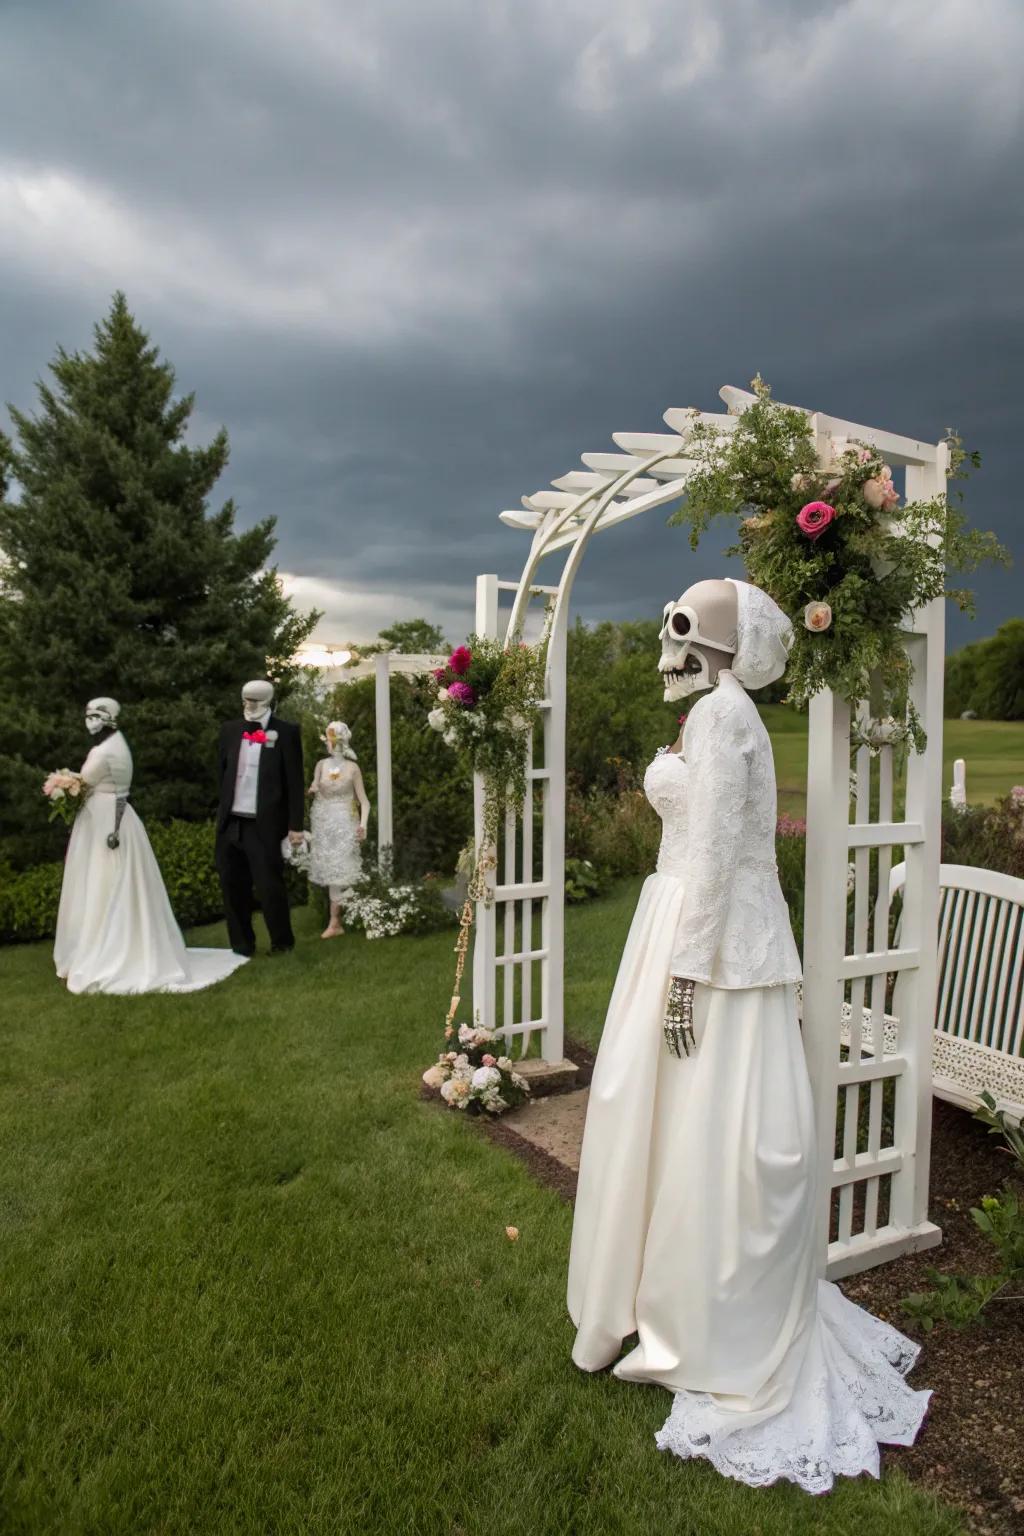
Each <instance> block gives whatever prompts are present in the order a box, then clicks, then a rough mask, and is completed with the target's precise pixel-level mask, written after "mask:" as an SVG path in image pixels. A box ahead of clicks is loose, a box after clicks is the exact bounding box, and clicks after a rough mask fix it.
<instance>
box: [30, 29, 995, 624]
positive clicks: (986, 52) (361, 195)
mask: <svg viewBox="0 0 1024 1536" xmlns="http://www.w3.org/2000/svg"><path fill="white" fill-rule="evenodd" d="M4 31H5V36H4V45H5V46H4V49H3V57H2V60H0V101H2V103H3V105H2V108H0V112H2V115H3V135H2V139H0V277H2V290H0V306H2V307H0V314H2V319H3V337H4V343H5V344H4V349H3V363H2V382H3V385H4V393H5V394H6V396H7V397H8V398H13V399H15V400H17V401H18V403H20V404H25V403H27V402H28V400H29V398H30V393H31V382H32V379H33V378H34V377H35V376H37V375H38V374H39V372H40V371H41V370H42V368H43V366H44V364H45V362H46V360H47V359H48V358H49V356H50V355H51V354H52V351H53V348H54V345H55V344H56V343H57V342H62V343H64V344H65V345H71V346H74V345H81V344H83V343H85V342H87V340H88V326H89V324H90V322H91V321H92V320H93V319H94V318H95V317H96V316H97V315H98V314H99V313H100V312H101V311H102V309H103V307H104V306H105V303H106V301H107V299H108V297H109V294H110V291H111V290H112V289H113V288H115V287H123V288H125V289H126V291H127V292H128V295H129V299H130V301H131V303H132V305H133V307H134V309H135V310H136V312H137V314H138V315H139V318H140V319H141V320H142V321H143V323H144V324H145V325H146V326H147V327H148V328H149V329H150V330H151V332H152V334H153V336H154V339H156V340H157V341H158V342H159V343H160V345H161V346H162V348H163V350H164V351H165V353H166V354H167V355H168V356H169V357H170V358H171V359H172V360H173V361H174V362H175V364H176V366H177V368H178V374H179V378H180V381H181V383H182V386H183V387H186V388H190V389H195V390H196V392H197V395H198V406H199V418H198V421H197V431H198V432H199V433H200V434H201V435H208V434H209V432H210V431H212V430H213V429H214V427H215V426H216V425H218V424H219V423H220V422H224V423H225V424H226V425H227V426H228V428H229V430H230V432H231V437H232V445H233V458H232V466H231V470H230V472H229V476H228V477H227V478H228V482H229V484H228V489H230V491H231V492H232V493H233V494H235V495H236V497H237V498H238V502H239V506H240V509H241V515H242V516H243V518H244V519H246V520H251V519H254V518H256V517H258V516H263V515H266V514H267V513H268V512H274V513H276V514H277V515H278V517H279V521H280V535H281V538H280V545H279V551H278V554H279V558H280V564H281V567H282V569H283V570H286V571H287V572H289V573H292V574H293V575H295V576H297V577H299V578H303V580H302V582H301V583H300V586H299V588H298V590H299V592H300V595H302V596H303V597H308V598H309V599H310V600H313V599H315V598H317V599H318V598H320V597H321V596H322V595H325V596H326V600H327V602H328V604H329V608H330V618H329V620H328V621H327V622H325V625H324V632H325V633H326V634H329V635H331V636H335V637H338V638H341V637H344V636H352V635H360V634H365V633H370V632H372V631H373V630H374V629H376V627H377V626H378V623H379V622H383V620H384V618H385V617H386V615H387V614H389V613H390V612H392V611H394V612H399V613H402V614H404V615H409V614H412V613H416V612H428V613H430V615H431V616H432V617H447V618H448V619H449V624H448V627H449V629H450V631H451V632H453V633H454V632H457V631H458V630H459V629H460V628H461V627H462V626H463V625H464V624H465V623H466V621H467V619H468V616H469V598H470V591H471V585H472V579H473V577H474V575H475V573H476V572H477V571H478V570H488V569H496V570H498V571H500V572H501V573H502V574H504V575H509V576H511V575H514V574H516V570H517V566H518V564H519V563H521V559H522V555H523V554H524V553H525V540H524V538H523V536H519V535H516V534H515V533H513V532H512V531H510V530H507V529H504V528H503V527H501V525H499V524H498V522H497V519H496V514H497V512H498V511H499V510H500V509H501V508H502V507H506V506H516V505H518V502H519V497H520V496H521V495H522V494H523V492H529V491H532V490H535V489H538V488H540V487H542V486H543V485H545V484H546V483H547V482H548V481H549V480H550V479H551V478H552V477H553V476H556V475H559V474H561V473H564V472H565V471H566V470H567V469H569V468H571V467H573V466H574V465H575V464H576V463H577V461H578V455H579V453H580V452H582V451H583V450H585V449H607V448H610V447H611V446H612V445H611V443H610V434H611V433H612V432H613V431H614V430H617V429H632V430H655V431H656V430H658V427H659V425H660V416H661V412H662V411H663V410H664V409H665V408H666V407H667V406H670V405H689V404H698V405H701V406H703V407H705V408H714V407H715V406H716V404H717V401H716V398H715V391H716V390H717V388H718V386H719V385H720V384H722V383H726V382H731V383H739V384H743V383H745V382H746V381H747V380H748V379H749V378H750V376H751V374H752V373H753V372H754V371H755V369H760V371H761V372H762V373H763V374H764V375H765V376H766V377H767V378H769V379H770V380H771V382H772V384H773V386H774V388H775V391H776V393H777V395H778V396H779V397H781V398H783V399H787V400H793V401H798V402H799V403H802V404H807V405H813V406H817V407H820V408H821V409H823V410H825V411H827V412H829V413H830V414H833V415H838V416H847V417H849V418H850V419H852V420H854V421H861V422H865V423H869V424H872V425H877V426H885V427H889V428H891V429H892V430H895V431H902V432H906V433H908V434H910V435H915V436H921V437H924V438H932V439H934V438H936V437H938V436H939V435H940V434H941V432H942V431H943V429H944V428H945V427H946V426H947V425H950V424H955V425H956V426H958V427H959V428H960V429H961V431H962V432H963V433H964V436H965V439H966V440H967V442H968V443H969V444H970V445H971V446H977V447H979V448H980V449H981V450H982V453H983V456H984V459H985V469H984V472H983V474H982V476H981V477H980V478H979V480H978V482H977V487H976V490H975V491H974V493H973V497H972V505H973V506H974V508H975V511H976V515H977V516H978V517H979V519H980V520H981V521H983V522H985V523H987V524H988V525H990V526H994V527H996V528H997V529H998V530H999V532H1000V533H1001V535H1002V537H1003V538H1004V539H1006V540H1007V542H1010V543H1011V544H1014V545H1015V546H1016V548H1017V549H1018V550H1019V549H1020V547H1021V539H1020V535H1019V531H1018V529H1019V522H1018V518H1019V514H1018V512H1017V506H1016V499H1017V498H1016V478H1017V477H1016V475H1015V473H1014V471H1013V469H1012V467H1011V466H1012V464H1013V458H1012V455H1013V454H1014V452H1015V450H1016V444H1017V439H1018V437H1019V431H1018V427H1017V405H1016V398H1015V397H1016V390H1015V385H1016V382H1017V380H1018V379H1019V377H1020V375H1021V365H1022V363H1024V357H1022V352H1024V347H1022V344H1021V297H1020V293H1021V289H1020V280H1019V273H1020V270H1021V268H1022V254H1024V251H1022V246H1024V240H1022V217H1021V207H1022V204H1021V198H1020V192H1021V186H1020V169H1019V167H1020V164H1021V147H1022V146H1021V138H1022V133H1021V120H1020V106H1019V92H1018V88H1017V82H1018V79H1019V73H1020V65H1021V59H1022V53H1024V48H1022V36H1024V27H1022V21H1021V12H1020V8H1019V6H1018V5H1017V4H1016V0H988V3H982V4H979V3H977V0H936V3H927V4H926V3H923V0H921V3H918V0H905V3H903V4H901V5H900V6H896V7H894V6H892V5H891V4H890V5H884V4H882V3H880V0H851V3H847V4H843V5H814V4H784V3H777V0H772V3H770V4H769V3H767V0H762V3H754V0H747V3H738V0H731V3H721V0H719V3H712V0H707V3H703V0H702V3H692V4H687V5H680V4H679V3H678V0H618V3H612V0H596V3H595V0H553V3H549V4H548V5H544V4H541V3H539V0H506V3H493V0H492V3H476V4H474V3H470V0H448V3H435V4H423V5H417V4H414V3H413V0H404V3H401V4H399V3H397V0H388V3H386V0H374V3H372V4H370V3H366V4H359V3H353V0H346V3H345V4H344V5H342V4H329V3H327V0H322V3H320V0H295V3H291V4H288V5H284V4H278V5H276V6H275V5H263V4H256V3H254V0H247V3H243V0H203V3H200V0H178V3H177V4H176V5H175V6H173V7H170V6H164V5H160V4H157V3H155V0H152V3H136V4H133V5H127V4H124V3H116V4H115V3H112V0H108V3H105V4H104V3H94V4H92V5H90V6H88V7H83V6H78V5H72V4H66V5H61V4H54V3H50V4H35V5H31V6H29V5H27V4H26V5H20V6H19V5H14V6H9V7H8V8H7V10H6V13H5V22H4ZM663 524H664V514H662V513H658V512H655V513H652V514H649V516H648V517H647V518H646V519H644V520H643V521H642V522H640V523H636V524H634V525H632V526H631V527H629V528H628V529H624V530H619V531H618V532H616V533H610V534H608V535H606V536H603V540H598V541H597V542H596V543H595V546H594V549H593V551H592V552H591V554H590V555H589V556H588V562H587V565H586V567H585V570H584V575H583V577H582V578H581V582H580V586H579V593H578V595H579V605H580V608H581V610H582V611H583V612H585V613H586V614H588V615H591V616H597V615H599V614H602V613H605V614H610V615H614V616H617V617H626V616H631V615H635V614H639V613H644V612H654V611H657V610H658V609H660V606H661V604H662V602H663V601H664V599H665V597H666V596H667V595H670V593H671V591H672V590H679V589H680V588H681V586H682V585H683V584H685V582H686V581H687V580H689V579H692V578H693V577H694V576H696V575H701V574H707V573H709V572H710V571H711V570H713V569H714V567H715V561H716V551H717V547H720V544H721V542H724V540H721V541H719V545H718V546H716V545H715V544H714V543H710V542H709V544H708V547H707V548H706V549H703V548H702V550H701V551H700V553H699V555H698V556H696V557H694V556H691V555H690V553H689V550H688V547H687V545H686V542H685V538H684V536H683V535H682V534H681V533H680V532H679V531H674V532H672V531H667V530H666V529H665V528H664V526H663ZM1018 579H1019V578H1018V577H1017V576H1016V575H1014V574H1011V575H1001V574H999V573H995V574H988V575H984V576H982V577H981V578H980V579H979V582H978V587H979V593H980V596H981V603H980V607H981V610H982V611H981V623H980V624H979V625H978V626H977V628H978V632H989V631H990V630H991V629H992V628H993V627H994V626H995V624H996V623H998V622H999V621H1000V620H1001V619H1002V618H1005V617H1007V616H1008V615H1009V614H1010V613H1012V612H1014V611H1017V610H1019V607H1020V603H1019V598H1018V596H1017V581H1018ZM666 584H667V587H668V589H669V590H666ZM954 634H955V637H956V639H957V640H962V639H964V638H968V632H967V631H966V630H964V628H963V626H962V625H959V624H956V625H955V626H954Z"/></svg>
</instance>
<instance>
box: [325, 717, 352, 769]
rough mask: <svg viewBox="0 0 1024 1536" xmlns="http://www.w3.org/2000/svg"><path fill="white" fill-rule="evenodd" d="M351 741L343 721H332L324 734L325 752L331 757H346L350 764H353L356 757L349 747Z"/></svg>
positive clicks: (349, 732) (350, 735) (350, 733)
mask: <svg viewBox="0 0 1024 1536" xmlns="http://www.w3.org/2000/svg"><path fill="white" fill-rule="evenodd" d="M351 740H352V732H351V731H350V730H349V728H348V726H347V725H346V724H345V722H344V720H332V721H331V723H330V725H329V726H328V727H327V729H326V731H325V732H324V741H325V742H326V743H327V750H328V752H329V753H330V754H331V756H332V757H337V758H342V757H347V758H349V759H350V760H351V761H352V762H355V760H356V755H355V753H354V752H353V751H352V749H351V747H350V746H349V742H350V741H351Z"/></svg>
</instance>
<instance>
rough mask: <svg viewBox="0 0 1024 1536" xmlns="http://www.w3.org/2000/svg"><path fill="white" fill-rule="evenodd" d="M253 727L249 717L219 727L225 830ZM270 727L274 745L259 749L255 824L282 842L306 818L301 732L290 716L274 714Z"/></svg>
mask: <svg viewBox="0 0 1024 1536" xmlns="http://www.w3.org/2000/svg"><path fill="white" fill-rule="evenodd" d="M249 729H250V725H249V722H248V721H246V720H229V721H228V722H227V724H226V725H223V726H221V731H220V807H219V810H218V813H217V830H218V831H220V832H222V831H223V830H224V828H225V827H226V826H227V824H228V818H229V817H230V815H231V805H232V802H233V800H234V798H235V778H236V776H237V774H238V754H239V751H240V750H241V746H242V736H243V734H244V732H245V731H247V730H249ZM266 729H267V730H268V731H276V732H277V741H276V742H275V743H274V745H273V746H272V747H268V746H265V747H264V748H263V750H262V752H261V753H260V776H259V781H258V789H257V795H256V826H257V828H258V829H259V832H260V836H261V837H263V838H265V839H266V840H267V841H268V842H278V843H279V842H280V841H281V839H282V838H283V837H284V836H285V835H286V833H288V832H298V831H300V830H301V828H302V825H303V822H304V819H305V792H306V784H305V778H304V776H303V771H302V734H301V732H300V730H299V727H298V726H297V725H293V724H292V722H291V721H290V720H279V719H278V718H277V716H276V715H271V717H270V719H269V720H268V722H267V725H266Z"/></svg>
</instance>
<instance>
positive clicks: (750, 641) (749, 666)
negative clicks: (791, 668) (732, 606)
mask: <svg viewBox="0 0 1024 1536" xmlns="http://www.w3.org/2000/svg"><path fill="white" fill-rule="evenodd" d="M727 580H729V581H731V582H732V584H733V586H734V587H735V588H736V654H735V656H734V657H733V660H732V668H731V671H732V675H733V677H735V679H736V681H737V682H738V683H742V684H743V686H744V688H766V687H767V686H768V684H769V683H774V682H775V680H776V678H779V677H781V676H782V674H783V672H785V670H786V662H787V661H788V660H789V649H790V646H791V645H792V644H793V626H792V624H791V623H790V622H789V620H788V619H787V617H786V615H785V614H784V613H783V611H782V609H781V608H780V607H779V605H778V603H776V602H775V601H774V600H773V599H772V598H770V597H769V596H768V594H767V592H762V590H761V588H760V587H755V586H752V585H751V584H750V582H749V581H736V580H734V579H733V577H731V576H730V577H728V578H727Z"/></svg>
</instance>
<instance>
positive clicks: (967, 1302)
mask: <svg viewBox="0 0 1024 1536" xmlns="http://www.w3.org/2000/svg"><path fill="white" fill-rule="evenodd" d="M971 1216H972V1217H973V1219H974V1223H975V1226H976V1227H977V1228H978V1230H979V1231H980V1232H982V1233H983V1234H984V1235H985V1237H986V1238H987V1239H988V1241H989V1242H990V1243H991V1245H992V1247H993V1248H994V1249H995V1252H996V1260H997V1265H996V1270H995V1272H994V1273H993V1274H991V1275H943V1274H940V1273H939V1272H938V1270H936V1269H929V1270H928V1271H927V1275H928V1279H929V1280H930V1281H931V1286H932V1288H931V1290H928V1291H916V1292H914V1293H913V1294H912V1295H910V1296H907V1297H905V1299H904V1301H903V1303H902V1305H903V1310H904V1311H905V1312H906V1313H907V1314H908V1315H909V1316H910V1317H913V1318H914V1319H915V1321H917V1322H918V1323H920V1325H921V1327H922V1328H923V1329H924V1330H925V1331H926V1332H930V1330H931V1329H932V1328H934V1326H935V1324H936V1323H937V1322H944V1323H949V1324H951V1326H952V1327H954V1328H966V1327H967V1326H968V1324H970V1323H973V1322H977V1321H978V1319H979V1318H982V1317H983V1314H984V1311H985V1308H986V1307H987V1306H988V1305H989V1304H990V1303H991V1302H992V1301H994V1300H996V1298H998V1299H1000V1300H1002V1301H1021V1300H1024V1296H1021V1295H1020V1294H1018V1293H1017V1292H1016V1291H1012V1292H1010V1293H1009V1294H1007V1293H1008V1291H1009V1288H1010V1287H1019V1286H1021V1285H1024V1212H1022V1211H1021V1208H1020V1200H1019V1198H1018V1196H1017V1194H1016V1192H1015V1191H1013V1190H1004V1192H1003V1194H1002V1196H1001V1197H999V1198H997V1197H996V1196H995V1195H986V1196H985V1198H984V1199H983V1200H982V1202H981V1207H980V1209H979V1208H978V1207H974V1208H972V1210H971Z"/></svg>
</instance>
